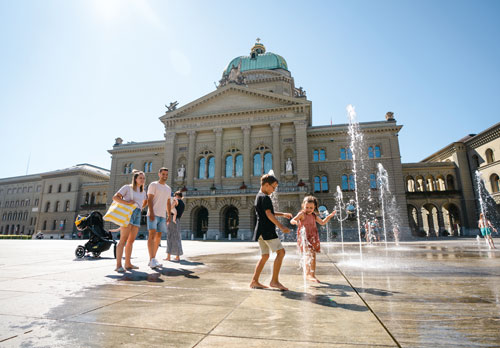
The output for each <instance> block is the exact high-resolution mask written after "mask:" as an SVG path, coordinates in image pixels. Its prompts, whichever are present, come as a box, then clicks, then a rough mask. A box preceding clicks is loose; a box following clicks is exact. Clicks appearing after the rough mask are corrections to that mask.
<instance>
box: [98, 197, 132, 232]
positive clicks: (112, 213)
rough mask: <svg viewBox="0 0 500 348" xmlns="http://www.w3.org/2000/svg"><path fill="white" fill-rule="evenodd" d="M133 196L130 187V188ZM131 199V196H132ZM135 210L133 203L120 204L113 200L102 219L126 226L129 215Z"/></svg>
mask: <svg viewBox="0 0 500 348" xmlns="http://www.w3.org/2000/svg"><path fill="white" fill-rule="evenodd" d="M130 191H131V193H132V197H133V192H132V189H131V190H130ZM132 199H133V198H132ZM134 210H135V205H128V204H122V203H118V202H115V201H113V203H111V206H110V207H109V209H108V212H107V213H106V215H104V217H103V219H104V221H109V222H112V223H114V224H117V225H118V226H120V227H127V226H128V223H129V222H130V217H131V216H132V213H133V212H134Z"/></svg>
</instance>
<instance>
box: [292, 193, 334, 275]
mask: <svg viewBox="0 0 500 348" xmlns="http://www.w3.org/2000/svg"><path fill="white" fill-rule="evenodd" d="M334 216H335V210H334V211H333V212H332V213H330V214H329V215H328V216H327V217H325V218H324V219H321V218H320V217H319V213H318V200H317V199H316V197H314V196H307V197H305V198H304V201H303V202H302V210H301V211H300V212H299V213H298V214H297V216H295V217H294V218H293V219H292V220H290V223H291V224H292V225H298V228H297V245H298V247H299V252H300V253H302V254H305V255H303V256H304V257H307V260H306V269H305V271H306V277H307V279H308V280H310V281H314V282H316V283H319V282H320V281H319V279H318V278H316V253H319V252H321V246H320V241H319V233H318V228H317V227H316V223H318V224H320V225H325V224H326V223H327V222H328V221H330V219H331V218H332V217H334Z"/></svg>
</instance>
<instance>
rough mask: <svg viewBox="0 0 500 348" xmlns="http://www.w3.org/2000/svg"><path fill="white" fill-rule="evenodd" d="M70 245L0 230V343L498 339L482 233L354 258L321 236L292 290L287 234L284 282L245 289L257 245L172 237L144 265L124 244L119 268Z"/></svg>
mask: <svg viewBox="0 0 500 348" xmlns="http://www.w3.org/2000/svg"><path fill="white" fill-rule="evenodd" d="M164 243H165V242H164V241H163V244H164ZM496 243H497V244H498V245H499V246H500V240H496ZM78 244H79V242H78V241H55V240H33V241H18V240H3V241H0V346H1V347H261V346H262V347H285V346H286V347H332V346H336V347H353V348H354V347H397V346H401V347H433V348H434V347H494V346H497V347H498V346H500V252H499V251H490V250H488V249H487V247H486V245H485V244H484V241H483V240H481V243H480V244H478V243H477V242H476V240H473V239H464V240H449V241H429V242H410V243H403V244H402V245H401V246H400V247H394V246H393V245H390V246H389V248H388V249H386V248H385V246H384V245H383V244H381V245H377V246H372V247H366V246H365V247H363V259H362V261H361V260H360V256H359V246H358V245H357V244H348V245H346V246H345V253H343V254H342V252H341V250H342V249H341V246H340V244H337V243H334V244H331V245H328V244H326V243H324V244H322V248H323V253H322V254H321V255H320V257H319V258H318V272H317V273H318V278H319V279H320V280H321V281H322V283H321V284H312V283H308V284H307V286H306V287H304V282H303V277H302V273H301V270H300V269H299V257H298V255H297V252H296V248H295V246H294V245H293V244H287V246H286V251H287V255H286V257H285V261H284V263H283V268H282V276H281V281H282V283H283V284H285V285H286V286H288V287H289V288H290V291H285V292H280V291H275V290H252V289H250V288H249V287H248V284H249V282H250V279H251V275H252V272H253V269H254V266H255V263H256V262H257V260H258V258H259V249H258V245H257V243H250V242H209V241H207V242H202V241H185V242H183V246H184V250H185V252H186V255H184V259H183V260H182V261H181V262H180V263H178V262H166V261H163V262H164V267H163V268H161V269H160V270H159V271H154V270H151V269H149V268H148V267H147V248H146V242H145V241H137V242H136V244H135V248H134V254H133V256H134V259H133V262H134V263H135V264H137V265H138V266H139V267H140V269H139V270H137V271H134V272H128V273H126V274H124V275H121V274H118V273H115V272H113V269H114V264H115V260H114V259H113V257H112V256H113V254H112V251H107V252H104V253H103V254H102V257H101V258H100V259H93V258H86V259H82V260H77V259H75V257H74V249H75V247H76V246H77V245H78ZM159 253H160V255H161V256H162V258H163V257H164V253H165V249H164V245H163V247H162V248H160V250H159ZM273 259H274V257H272V258H271V260H270V261H272V260H273ZM271 265H272V262H268V265H267V266H266V268H265V270H264V272H263V278H262V280H263V281H266V282H268V281H269V278H270V274H271Z"/></svg>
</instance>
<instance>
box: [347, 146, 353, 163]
mask: <svg viewBox="0 0 500 348" xmlns="http://www.w3.org/2000/svg"><path fill="white" fill-rule="evenodd" d="M347 159H348V160H352V151H351V148H350V147H348V148H347Z"/></svg>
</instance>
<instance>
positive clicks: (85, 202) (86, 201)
mask: <svg viewBox="0 0 500 348" xmlns="http://www.w3.org/2000/svg"><path fill="white" fill-rule="evenodd" d="M89 202H90V195H89V193H88V192H87V193H86V194H85V201H84V202H83V204H85V205H88V204H89Z"/></svg>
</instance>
